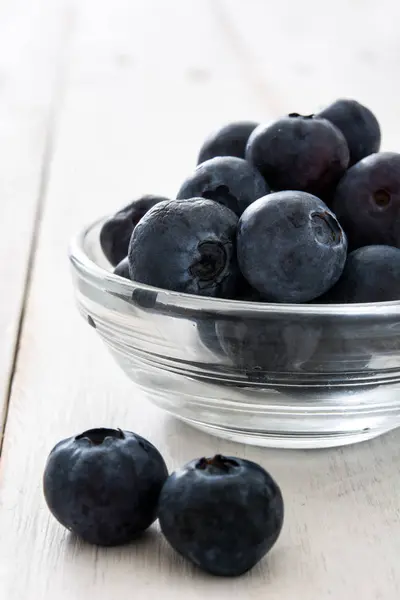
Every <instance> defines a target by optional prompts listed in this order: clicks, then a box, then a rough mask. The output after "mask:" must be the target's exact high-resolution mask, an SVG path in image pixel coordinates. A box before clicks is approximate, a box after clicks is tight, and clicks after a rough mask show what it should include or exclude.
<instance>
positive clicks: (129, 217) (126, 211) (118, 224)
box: [100, 194, 168, 274]
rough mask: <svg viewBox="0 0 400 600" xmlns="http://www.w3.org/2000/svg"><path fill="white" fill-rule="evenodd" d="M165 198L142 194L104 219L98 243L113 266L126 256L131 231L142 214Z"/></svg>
mask: <svg viewBox="0 0 400 600" xmlns="http://www.w3.org/2000/svg"><path fill="white" fill-rule="evenodd" d="M167 199H168V198H164V197H162V196H153V195H151V194H148V195H146V196H142V197H141V198H137V199H136V200H134V201H133V202H131V203H130V204H128V206H125V207H124V208H122V209H121V210H119V211H118V212H117V213H116V214H115V215H113V216H112V217H110V218H109V219H107V221H105V223H104V224H103V226H102V228H101V231H100V244H101V247H102V249H103V252H104V254H105V256H106V257H107V259H108V260H109V261H110V263H111V264H112V265H113V266H114V267H115V266H116V265H118V263H120V262H121V260H123V259H124V258H125V257H126V256H127V254H128V246H129V240H130V239H131V235H132V231H133V229H134V228H135V226H136V225H137V223H138V222H139V221H140V219H141V218H142V217H143V215H145V214H146V212H147V211H148V210H149V209H150V208H151V207H152V206H154V205H155V204H157V203H158V202H162V201H163V200H167ZM118 274H119V273H118Z"/></svg>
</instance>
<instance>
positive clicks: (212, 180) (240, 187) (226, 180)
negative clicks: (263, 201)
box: [177, 156, 269, 217]
mask: <svg viewBox="0 0 400 600" xmlns="http://www.w3.org/2000/svg"><path fill="white" fill-rule="evenodd" d="M268 192H269V187H268V185H267V183H266V182H265V180H264V179H263V177H262V175H261V173H259V172H258V171H257V170H256V169H255V168H254V167H253V166H252V165H250V164H249V163H248V162H246V161H245V160H243V159H242V158H234V157H232V156H226V157H217V158H213V159H212V160H207V161H206V162H204V163H202V164H201V165H199V166H198V167H197V168H196V170H195V172H194V173H193V175H190V176H189V177H188V178H187V179H186V181H184V183H183V184H182V186H181V188H180V190H179V192H178V195H177V198H200V197H201V198H208V199H209V200H215V202H219V203H220V204H223V205H224V206H227V207H228V208H230V209H231V210H233V212H234V213H235V214H236V215H237V216H238V217H240V215H241V214H242V212H243V211H244V210H245V209H246V208H247V207H248V206H249V205H250V204H251V203H252V202H254V200H257V198H261V197H262V196H265V195H266V194H268Z"/></svg>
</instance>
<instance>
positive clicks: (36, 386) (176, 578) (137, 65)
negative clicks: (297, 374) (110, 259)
mask: <svg viewBox="0 0 400 600" xmlns="http://www.w3.org/2000/svg"><path fill="white" fill-rule="evenodd" d="M255 4H256V3H255ZM255 4H254V6H255ZM227 5H228V4H227ZM227 5H226V6H225V7H224V6H223V9H224V10H225V11H226V7H227ZM251 5H252V2H250V3H243V15H242V16H243V22H245V19H247V18H248V13H249V12H251ZM359 6H360V11H361V8H362V6H364V5H361V4H360V5H359ZM244 7H246V9H244ZM77 10H78V13H77V19H76V29H75V34H74V38H73V43H72V48H71V60H70V64H69V75H68V86H67V89H66V94H65V97H64V99H63V103H62V107H63V109H62V112H61V114H60V119H59V122H58V124H57V137H56V140H55V152H54V157H53V161H52V165H51V170H50V171H49V180H48V182H47V196H46V202H45V211H44V215H43V219H42V227H41V230H40V237H39V240H38V247H37V252H36V256H35V265H34V270H33V273H32V284H31V287H30V293H29V297H28V303H27V310H26V318H25V321H24V327H23V331H22V339H21V344H20V352H19V356H18V362H17V365H16V373H15V378H14V386H13V390H12V398H11V404H10V410H9V415H8V422H7V429H6V436H5V442H4V449H3V463H2V465H1V471H0V531H1V535H0V598H7V600H21V599H23V600H31V599H32V600H50V599H51V600H53V599H54V598H57V599H58V600H70V599H75V598H77V599H81V598H82V599H83V598H96V599H97V600H102V599H103V598H104V599H106V598H109V597H124V598H125V597H135V598H140V597H145V598H147V599H148V600H158V599H160V598H162V599H163V600H169V599H171V600H172V599H174V600H200V599H201V598H203V597H209V598H219V599H222V600H224V599H228V598H238V599H242V598H249V599H250V600H261V599H263V598H268V599H269V600H282V599H284V600H286V599H287V600H292V598H296V599H298V600H314V599H315V600H328V599H331V598H335V599H336V598H340V600H353V598H354V597H355V596H357V597H360V598H363V600H377V599H382V600H383V599H384V600H398V598H399V596H400V573H399V568H398V555H399V551H400V535H399V533H400V525H399V524H400V514H399V513H400V500H399V494H398V482H399V477H400V431H398V432H392V433H391V434H389V435H386V436H384V437H382V438H380V439H377V440H374V441H372V442H369V443H364V444H362V445H359V446H354V447H347V448H344V449H337V450H326V451H318V452H317V451H315V452H314V451H307V452H297V451H296V452H295V451H274V450H260V449H257V448H252V447H246V446H241V445H236V444H233V443H229V442H226V441H219V440H217V439H215V438H211V437H209V436H207V435H205V434H201V433H198V432H195V431H194V430H192V429H191V428H189V427H188V426H186V425H183V424H181V423H179V422H177V421H175V420H173V419H171V418H170V417H168V416H167V415H165V414H163V413H162V412H160V411H159V410H157V409H156V408H154V407H152V406H151V405H149V404H146V403H143V401H142V400H141V397H140V393H139V391H138V390H137V389H136V388H135V386H134V385H133V384H132V383H131V382H129V381H128V380H127V379H126V377H125V376H124V375H123V373H121V372H120V371H119V370H118V368H117V366H116V365H115V364H114V363H113V362H112V360H111V358H110V356H109V355H108V353H107V351H106V349H105V348H104V347H103V345H102V344H101V343H100V341H99V339H98V338H97V336H96V334H95V332H94V330H92V329H91V328H89V327H88V326H87V324H86V323H84V322H83V321H82V320H81V319H80V317H79V316H78V314H77V311H76V309H75V306H74V302H73V296H72V290H71V282H70V276H69V266H68V263H67V260H66V250H67V244H68V241H69V238H70V236H71V234H72V233H74V232H75V230H77V229H78V228H80V227H81V226H82V223H83V222H84V221H88V220H90V219H92V218H95V217H96V216H98V215H99V214H101V213H106V212H109V211H111V210H114V209H115V208H117V207H119V206H120V205H122V204H124V203H125V202H127V201H128V200H129V199H130V198H131V197H132V196H134V195H136V194H140V193H143V192H155V193H158V192H159V193H165V194H171V195H172V194H173V193H174V191H175V190H176V189H177V188H178V186H179V183H180V181H181V179H182V178H183V177H184V176H185V175H186V173H187V172H188V170H190V169H191V168H192V166H193V165H194V163H195V158H196V152H197V149H198V146H199V144H200V142H201V140H202V138H203V137H204V135H205V134H206V133H207V132H208V130H209V129H210V128H212V127H213V126H215V125H217V124H218V123H220V122H221V121H226V120H229V119H232V118H240V117H248V118H269V117H270V116H271V115H273V114H275V113H276V112H277V111H279V107H280V106H281V105H282V110H286V106H287V102H288V100H287V99H286V100H284V99H283V95H282V94H280V93H276V94H275V93H274V96H273V99H272V100H271V101H270V102H269V103H268V102H264V99H263V96H262V92H260V88H258V87H257V86H255V84H253V83H252V81H253V80H252V78H249V76H248V75H246V73H245V72H246V68H244V65H245V64H246V63H245V62H240V60H239V59H238V53H239V54H241V53H242V52H243V50H242V49H241V47H240V46H239V48H236V49H234V48H232V45H231V41H229V34H227V32H226V30H225V29H224V27H225V26H224V25H223V20H224V19H225V18H226V15H225V13H222V14H220V15H219V16H218V15H216V14H215V10H214V8H213V5H212V4H211V3H206V2H202V3H198V2H191V1H188V0H169V1H168V2H164V1H163V0H158V1H156V0H143V1H140V2H132V1H131V0H116V1H114V2H112V3H111V2H108V1H104V0H103V1H98V0H97V1H95V0H87V1H81V2H80V3H79V6H78V5H77ZM234 10H235V13H234V12H233V11H234ZM280 10H284V9H283V8H282V9H278V8H277V10H276V12H275V13H274V16H273V17H271V15H269V16H268V20H269V23H270V27H271V28H272V29H274V27H275V28H277V27H278V26H279V25H280V19H283V16H282V14H281V13H280V12H279V11H280ZM237 11H238V7H237V5H236V7H235V9H233V8H232V13H231V15H233V14H236V15H238V12H237ZM221 18H222V21H221ZM260 18H261V15H258V17H257V20H258V19H260ZM265 18H267V16H265ZM271 21H272V22H271ZM308 31H309V33H310V35H311V33H312V28H311V25H309V26H308ZM267 34H268V31H266V34H265V35H267ZM240 39H241V40H244V39H245V38H244V37H242V33H240ZM243 43H245V42H244V41H243ZM246 43H247V42H246ZM282 45H283V46H284V47H286V51H285V52H287V53H289V52H290V49H291V50H292V52H295V50H296V48H295V46H294V45H293V42H292V39H291V37H290V35H289V34H288V33H287V32H286V33H284V37H283V42H282ZM274 59H275V60H276V61H278V62H279V61H282V60H283V59H282V58H280V57H279V54H278V53H276V54H275V56H274ZM243 60H246V61H247V60H249V59H248V57H247V58H245V59H243ZM251 60H252V59H251ZM331 62H332V64H334V65H336V63H335V54H332V56H331ZM281 64H282V68H283V66H284V64H283V63H281ZM257 68H258V67H257ZM310 68H311V67H310ZM355 76H356V75H355V74H354V77H355ZM311 81H312V82H313V86H314V92H315V90H317V89H318V85H317V84H318V81H317V80H316V79H313V78H311ZM276 82H277V79H276V80H275V81H273V82H272V84H271V89H275V87H277V89H278V91H279V87H278V86H277V83H276ZM310 85H311V84H310ZM315 93H316V92H315ZM293 98H294V99H296V98H297V92H293ZM299 99H301V94H300V92H299ZM310 99H311V93H310ZM382 104H383V102H382ZM397 126H399V124H397ZM102 425H106V426H119V427H123V428H126V429H132V430H134V431H137V432H138V433H140V434H142V435H144V436H145V437H148V438H149V439H150V440H151V441H152V442H153V443H155V444H156V445H157V446H158V447H159V449H160V450H161V451H162V453H163V454H164V456H165V459H166V461H167V463H168V465H169V467H170V468H171V469H173V468H175V467H177V466H179V465H181V464H183V463H184V462H186V461H188V460H190V459H191V458H193V457H195V456H202V455H208V454H211V453H214V452H216V451H221V452H225V453H229V454H234V455H238V456H244V457H247V458H249V459H251V460H256V461H258V462H260V463H261V464H262V465H264V466H265V467H266V468H267V469H269V470H270V471H271V473H272V474H273V475H274V476H275V478H276V479H277V480H278V481H279V483H280V484H281V487H282V491H283V494H284V497H285V500H286V520H285V525H284V529H283V533H282V536H281V538H280V540H279V542H278V543H277V545H276V547H275V548H274V549H273V551H272V552H271V554H270V556H269V557H268V558H267V559H266V560H264V561H262V563H260V564H259V565H258V566H257V567H256V568H255V569H254V570H253V571H252V572H251V573H249V574H247V575H246V576H244V577H242V578H240V579H238V580H225V579H223V580H222V579H218V578H214V577H208V576H206V575H204V574H202V573H200V572H198V571H197V570H196V569H194V568H192V567H191V566H190V565H189V564H187V563H186V562H185V561H183V560H182V559H181V558H180V557H179V556H177V555H175V554H174V553H173V552H172V551H171V550H170V549H169V548H168V547H167V545H166V543H165V541H164V540H163V539H162V537H161V536H160V534H159V532H158V530H157V527H154V528H152V530H151V532H150V533H149V535H148V536H146V537H145V538H144V539H143V540H142V541H141V542H139V543H137V544H134V545H132V546H129V547H125V548H117V549H96V548H93V547H89V546H87V545H85V544H82V543H81V542H79V541H77V540H76V539H74V538H73V537H72V536H71V535H70V534H68V533H66V532H65V531H64V530H63V529H62V528H61V526H59V525H58V524H57V523H56V522H55V521H54V520H53V519H52V518H51V516H50V515H49V513H48V511H47V508H46V506H45V504H44V500H43V497H42V491H41V476H42V472H43V468H44V463H45V460H46V457H47V454H48V452H49V451H50V449H51V447H52V446H53V445H54V444H55V443H56V442H57V441H58V440H59V439H61V438H63V437H66V436H69V435H72V434H74V433H77V432H79V431H82V430H84V429H86V428H89V427H93V426H102Z"/></svg>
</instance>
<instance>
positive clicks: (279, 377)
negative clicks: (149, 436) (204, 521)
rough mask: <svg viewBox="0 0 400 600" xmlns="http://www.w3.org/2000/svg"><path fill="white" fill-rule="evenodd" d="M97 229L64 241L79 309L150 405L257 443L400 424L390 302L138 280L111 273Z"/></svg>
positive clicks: (338, 441)
mask: <svg viewBox="0 0 400 600" xmlns="http://www.w3.org/2000/svg"><path fill="white" fill-rule="evenodd" d="M101 225H102V221H97V222H96V223H94V224H92V225H91V226H89V227H87V228H86V229H84V231H83V232H82V233H80V234H79V235H78V236H77V237H76V238H75V239H74V240H73V241H72V243H71V247H70V259H71V262H72V267H73V269H72V270H73V281H74V286H75V292H76V299H77V303H78V307H79V310H80V312H81V313H82V315H83V316H84V318H85V319H86V320H87V322H88V323H89V324H90V325H91V326H92V327H94V328H95V329H96V331H97V333H98V334H99V336H100V337H101V338H102V340H103V341H104V342H105V343H106V345H107V347H108V349H109V350H110V352H111V354H112V356H113V357H114V358H115V360H116V361H117V363H118V364H119V365H120V366H121V368H122V369H123V370H124V371H125V373H126V374H127V375H128V376H129V377H130V378H131V379H132V380H133V381H134V382H135V383H136V384H137V385H138V386H139V387H140V388H141V390H142V391H143V393H144V396H145V397H146V398H148V399H149V400H150V401H151V402H153V403H155V404H156V405H157V406H159V407H161V408H163V409H164V410H166V411H168V412H169V413H171V414H172V415H174V416H175V417H178V418H179V419H182V420H183V421H186V422H187V423H190V424H191V425H193V426H195V427H197V428H198V429H201V430H203V431H206V432H207V433H210V434H214V435H217V436H219V437H224V438H228V439H230V440H234V441H237V442H244V443H249V444H256V445H260V446H272V447H284V448H322V447H329V446H339V445H343V444H349V443H353V442H359V441H362V440H366V439H369V438H372V437H375V436H377V435H379V434H382V433H384V432H386V431H389V430H391V429H394V428H395V427H397V426H398V425H400V302H382V303H376V304H347V305H322V304H321V305H318V304H309V305H305V304H304V305H293V304H291V305H289V304H288V305H286V304H266V303H264V304H261V303H254V302H242V301H231V300H221V299H214V298H204V297H200V296H191V295H188V294H179V293H175V292H169V291H166V290H162V289H158V288H153V287H150V286H147V285H141V284H136V283H134V282H131V281H128V280H125V279H122V278H120V277H117V276H115V275H113V273H112V272H111V267H110V265H109V264H108V262H107V260H106V259H105V257H104V255H103V253H102V251H101V248H100V244H99V231H100V228H101ZM140 398H141V396H140ZM138 401H141V400H138ZM132 410H135V406H133V407H132Z"/></svg>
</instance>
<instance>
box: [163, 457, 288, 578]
mask: <svg viewBox="0 0 400 600" xmlns="http://www.w3.org/2000/svg"><path fill="white" fill-rule="evenodd" d="M283 513H284V508H283V499H282V494H281V491H280V489H279V486H278V485H277V483H276V482H275V481H274V480H273V479H272V477H271V476H270V475H269V473H267V472H266V471H265V470H264V469H263V468H262V467H261V466H259V465H257V464H256V463H253V462H251V461H248V460H244V459H240V458H234V457H231V456H229V457H226V456H221V455H216V456H214V457H213V458H200V459H196V460H193V461H191V462H189V463H188V464H186V465H185V466H184V467H182V468H181V469H179V470H177V471H175V473H172V475H170V477H169V478H168V479H167V481H166V483H165V485H164V487H163V489H162V492H161V495H160V503H159V510H158V517H159V521H160V526H161V530H162V532H163V534H164V535H165V537H166V539H167V540H168V542H169V543H170V545H171V546H172V547H173V548H174V549H175V550H176V551H177V552H179V553H180V554H181V555H183V556H184V557H186V558H188V559H189V560H190V561H192V562H193V563H194V564H195V565H197V566H199V567H200V568H201V569H203V570H205V571H207V572H209V573H212V574H214V575H222V576H231V577H233V576H237V575H241V574H242V573H245V572H246V571H248V570H249V569H251V568H252V567H254V565H255V564H256V563H258V561H259V560H260V559H261V558H262V557H263V556H264V555H265V554H266V553H267V552H268V551H269V550H270V549H271V548H272V546H273V545H274V544H275V542H276V540H277V539H278V537H279V534H280V532H281V529H282V525H283Z"/></svg>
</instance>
